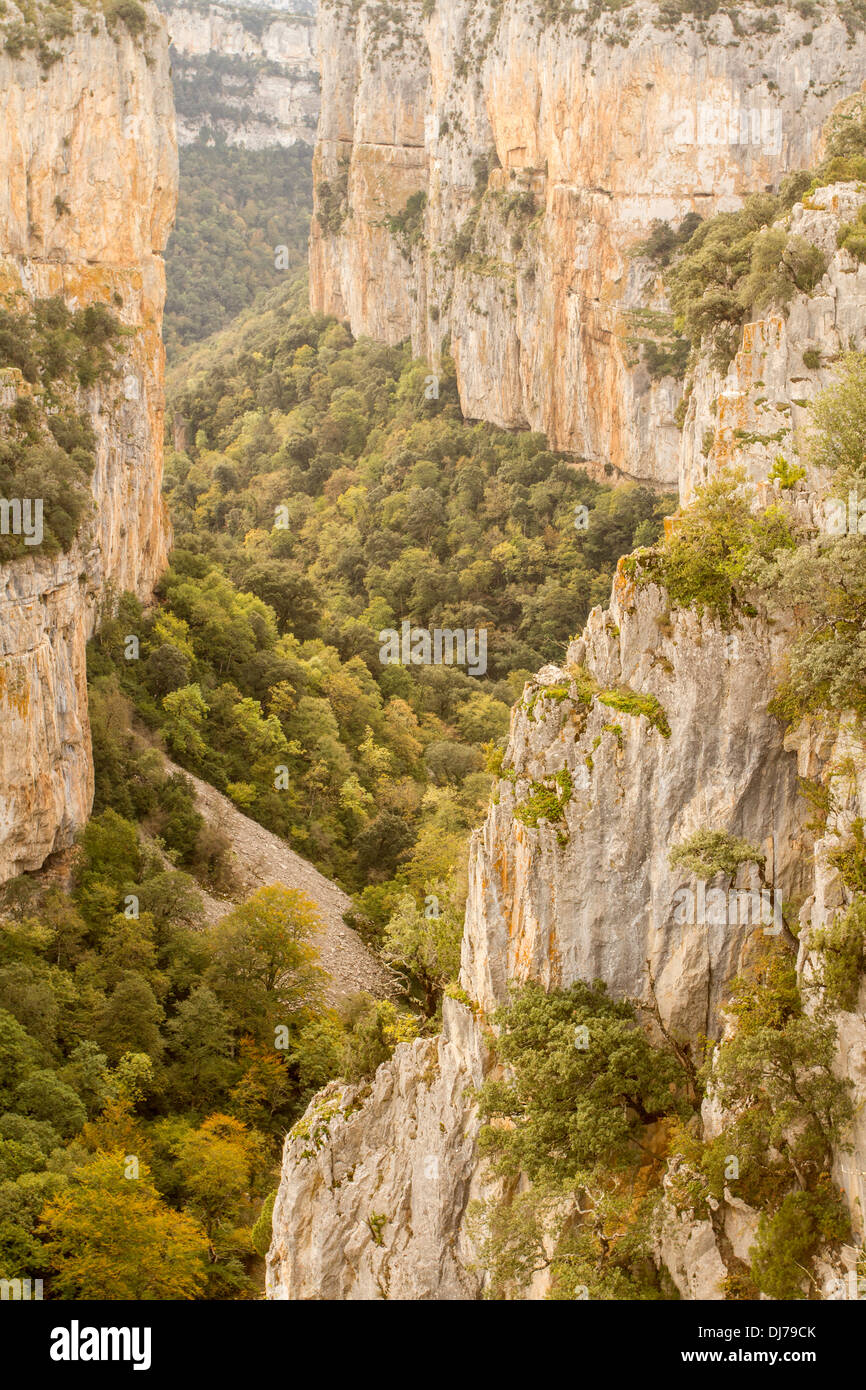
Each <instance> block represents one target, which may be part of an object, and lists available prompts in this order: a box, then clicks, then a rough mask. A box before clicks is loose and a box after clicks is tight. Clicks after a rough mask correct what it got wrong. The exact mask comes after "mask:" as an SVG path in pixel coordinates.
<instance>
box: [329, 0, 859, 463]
mask: <svg viewBox="0 0 866 1390" xmlns="http://www.w3.org/2000/svg"><path fill="white" fill-rule="evenodd" d="M547 9H548V10H549V9H550V7H547ZM543 13H544V10H543V7H542V6H540V5H539V4H537V3H536V0H496V3H494V0H480V2H479V0H472V2H471V3H470V2H469V0H437V3H425V2H424V0H409V3H407V4H406V5H405V6H402V7H401V8H400V10H399V11H397V10H395V9H394V8H393V7H389V6H387V5H384V4H380V3H378V0H366V3H363V4H360V5H358V4H350V3H348V0H326V3H325V4H323V5H322V6H321V9H320V18H319V51H320V61H321V69H322V116H321V121H320V125H319V137H318V144H317V149H316V156H315V174H316V182H317V202H316V207H317V216H316V218H314V223H313V234H312V240H311V253H310V264H311V275H312V281H311V295H312V303H313V306H314V308H317V309H322V310H324V311H326V312H329V313H334V314H336V315H337V316H338V317H341V318H347V319H348V320H349V321H350V323H351V326H352V329H353V331H354V332H356V333H366V334H370V335H371V336H373V337H375V338H380V339H384V340H387V341H389V342H396V341H399V340H400V339H402V338H405V337H411V340H412V344H413V348H414V351H415V352H416V353H417V354H419V355H421V356H425V357H427V358H429V359H431V360H434V361H435V360H437V358H438V356H439V354H440V352H441V351H442V350H443V348H445V347H449V348H450V351H451V353H452V355H453V357H454V361H455V363H456V368H457V376H458V382H459V387H460V396H461V402H462V405H463V408H464V411H465V413H466V414H467V415H468V416H470V417H477V418H483V419H488V420H492V421H495V422H497V423H499V424H502V425H506V426H514V427H526V426H529V427H530V428H533V429H539V430H543V431H545V432H546V433H547V434H548V435H549V437H550V439H551V442H552V444H554V445H555V446H556V447H558V448H561V449H564V450H567V451H570V452H573V453H574V454H576V455H578V456H579V457H581V458H584V459H586V460H588V461H589V462H590V463H591V464H592V465H595V466H596V467H597V468H599V469H601V468H603V467H606V468H607V469H608V470H620V471H622V472H623V473H625V474H627V475H630V476H632V477H637V478H641V479H646V480H653V481H656V482H664V483H668V484H670V483H673V482H675V481H676V479H677V474H678V468H679V462H678V460H679V452H680V435H679V432H678V430H677V427H676V424H675V422H674V411H675V409H676V407H677V404H678V402H679V400H680V396H681V390H682V387H681V383H680V382H679V381H678V380H677V378H676V377H675V376H673V375H670V376H661V377H658V376H656V378H655V379H654V378H653V377H651V376H650V374H649V372H648V371H647V368H646V366H645V365H644V362H643V359H642V356H641V353H640V352H639V351H637V350H636V346H635V345H636V343H638V342H639V340H640V338H641V336H642V335H643V334H644V333H645V332H646V330H647V325H650V326H651V328H652V331H653V332H654V333H657V332H660V333H661V335H662V338H664V335H665V333H668V334H669V333H671V332H672V324H671V320H670V318H669V316H668V315H667V312H666V310H667V305H666V301H665V297H664V292H663V288H662V286H661V283H660V280H659V278H658V275H657V272H656V270H655V269H654V268H653V266H652V265H651V263H650V262H649V261H648V260H647V259H646V258H644V257H641V256H639V255H637V256H636V255H635V254H634V253H635V251H636V249H637V248H638V247H639V245H640V243H641V242H642V240H643V239H644V238H645V237H646V235H647V232H648V230H649V228H650V226H651V223H652V222H653V220H654V219H662V220H665V221H668V222H670V223H671V224H676V223H678V222H679V221H680V219H682V218H683V217H684V216H685V215H686V214H687V213H689V212H697V213H698V214H700V215H701V216H702V217H706V216H707V215H709V214H711V213H713V212H715V211H717V210H720V209H730V208H734V207H736V206H738V205H739V202H740V200H741V198H742V196H743V195H744V194H745V193H747V192H749V191H752V190H764V189H765V188H766V187H767V186H770V185H774V184H775V183H777V182H778V180H779V178H780V176H781V175H782V174H783V173H784V172H785V171H787V170H791V169H799V168H803V167H806V166H808V165H809V164H810V163H811V162H812V159H813V156H814V154H815V150H816V146H817V142H818V138H819V133H820V129H821V126H822V124H823V122H824V120H825V118H826V116H827V114H828V112H829V111H830V109H831V108H832V106H833V105H834V104H835V103H836V102H838V100H839V99H840V98H841V97H843V96H845V95H846V94H847V93H848V92H851V91H854V90H855V89H856V88H857V87H859V85H860V82H861V81H862V75H863V71H864V58H866V39H864V36H863V35H862V34H858V35H856V36H855V37H853V38H849V35H848V33H847V30H846V29H845V26H844V24H843V21H842V20H841V19H840V18H839V17H838V16H837V14H836V11H835V9H831V8H821V9H819V10H818V11H817V13H816V14H814V15H812V16H811V17H810V18H803V17H801V16H800V15H799V14H798V13H797V11H796V10H794V9H790V10H789V9H787V8H781V7H780V8H779V9H778V10H777V9H775V8H774V9H773V10H772V11H771V12H769V13H768V12H767V11H766V10H765V9H761V8H759V7H753V6H748V5H747V6H745V7H739V8H738V11H737V19H736V28H735V27H734V21H732V19H731V17H730V16H729V15H728V14H723V13H721V12H720V13H717V14H716V15H715V16H714V17H713V18H712V19H710V20H709V21H707V22H706V23H702V22H699V21H697V20H696V19H695V17H694V16H693V15H691V14H688V13H686V14H682V15H678V16H675V17H674V18H670V17H668V18H667V19H666V18H665V12H664V11H663V9H662V8H660V7H659V6H658V5H657V4H656V3H654V0H632V3H629V4H626V5H624V6H618V7H617V8H616V10H615V12H613V13H611V12H609V11H604V10H603V11H602V12H601V14H600V15H598V14H597V11H596V9H595V8H594V7H590V6H588V5H586V4H584V3H578V4H576V5H575V6H574V7H573V10H570V11H569V12H568V14H567V16H566V17H565V18H563V19H561V20H559V21H557V22H551V21H550V20H549V19H544V18H543ZM593 16H595V17H593Z"/></svg>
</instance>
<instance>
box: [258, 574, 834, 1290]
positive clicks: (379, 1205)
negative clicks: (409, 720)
mask: <svg viewBox="0 0 866 1390" xmlns="http://www.w3.org/2000/svg"><path fill="white" fill-rule="evenodd" d="M783 642H784V633H783V632H782V631H780V630H777V629H773V628H770V627H769V626H768V625H767V624H766V623H765V622H764V620H762V619H760V618H754V619H751V620H748V621H747V622H746V623H744V625H743V627H742V628H741V629H740V630H739V631H738V633H737V634H736V641H735V642H732V641H731V634H729V633H726V632H724V631H723V630H722V628H721V627H720V626H719V625H718V624H717V623H714V622H712V621H711V620H710V619H709V618H706V617H705V618H704V619H703V620H701V619H698V618H697V617H696V616H695V614H694V613H692V612H690V611H677V612H674V613H671V612H670V611H669V609H668V605H667V602H666V599H665V595H664V593H663V591H662V590H660V589H658V588H656V587H654V586H651V587H649V588H642V589H640V590H636V589H635V588H634V585H633V584H632V582H631V581H629V580H628V579H627V578H626V577H625V575H624V574H622V573H620V574H619V575H618V576H617V579H616V581H615V584H614V589H613V594H612V599H611V605H610V608H609V609H608V610H607V611H602V610H601V609H595V610H593V612H592V614H591V615H590V618H589V621H588V623H587V626H586V628H585V630H584V632H583V634H582V635H581V637H580V638H579V639H578V640H576V641H575V642H574V643H573V644H572V645H571V647H570V648H569V651H568V653H567V657H566V662H565V666H564V669H559V668H557V667H546V668H545V669H543V670H542V671H541V672H539V674H538V676H537V677H536V678H535V680H534V681H533V682H531V683H530V684H529V685H528V686H527V688H526V692H525V695H524V699H523V701H522V702H521V704H520V705H518V706H517V707H516V708H515V710H514V712H513V715H512V723H511V732H510V737H509V741H508V746H507V748H506V751H505V755H504V759H503V776H502V779H501V781H500V782H499V785H498V790H497V792H496V794H495V796H494V804H493V805H492V806H491V808H490V811H489V813H488V816H487V820H486V822H485V824H484V826H483V828H482V829H481V830H480V831H477V832H476V833H475V835H474V836H473V840H472V846H471V851H470V865H469V901H468V904H467V911H466V923H465V930H464V938H463V956H462V969H461V975H460V984H461V986H462V988H463V990H464V991H465V993H466V995H467V996H468V998H469V999H470V1000H472V1001H473V1005H474V1009H475V1011H474V1012H470V1010H469V1009H467V1008H466V1007H465V1006H464V1005H463V1004H460V1003H458V1002H457V1001H456V1000H448V1001H447V1002H446V1009H445V1014H444V1019H443V1023H444V1030H443V1034H442V1037H441V1038H440V1039H439V1041H438V1043H436V1044H433V1043H429V1042H427V1043H415V1044H412V1045H407V1046H404V1047H401V1048H399V1049H398V1051H397V1053H396V1054H395V1057H394V1059H393V1061H392V1062H391V1063H388V1064H386V1065H385V1066H383V1067H381V1068H380V1070H379V1072H378V1073H377V1075H376V1079H375V1081H374V1083H373V1085H372V1087H364V1088H350V1089H349V1090H347V1091H341V1090H340V1088H338V1087H333V1088H332V1089H331V1091H330V1092H326V1093H323V1094H322V1095H321V1096H320V1097H319V1098H317V1101H316V1102H314V1105H313V1107H312V1108H311V1110H310V1111H309V1112H308V1115H307V1116H306V1117H305V1120H304V1121H303V1123H302V1125H301V1126H300V1127H299V1129H296V1131H294V1132H293V1134H292V1135H291V1136H290V1137H289V1139H288V1140H287V1142H286V1149H285V1153H284V1162H283V1177H282V1183H281V1187H280V1196H279V1199H278V1203H277V1206H276V1207H275V1212H274V1244H273V1247H272V1249H271V1253H270V1259H269V1281H270V1282H269V1289H270V1292H271V1296H272V1297H277V1298H292V1299H294V1298H307V1297H340V1298H369V1297H379V1296H393V1297H413V1298H449V1297H455V1296H463V1297H474V1296H477V1295H478V1293H479V1290H480V1288H481V1286H482V1275H481V1272H480V1271H479V1270H478V1269H477V1268H476V1267H475V1263H474V1260H475V1256H474V1254H473V1251H472V1245H471V1241H470V1238H469V1235H468V1234H467V1229H466V1222H465V1218H466V1210H467V1206H468V1202H469V1200H470V1197H471V1196H473V1195H475V1194H477V1193H478V1192H479V1191H481V1190H482V1189H483V1187H484V1183H485V1174H484V1168H483V1166H482V1165H480V1164H479V1162H478V1160H477V1158H474V1157H473V1151H472V1140H473V1138H474V1134H475V1128H476V1121H475V1115H474V1110H473V1107H472V1103H471V1094H467V1092H468V1091H471V1088H473V1087H476V1086H477V1085H478V1084H479V1080H480V1078H481V1076H482V1075H483V1070H484V1056H485V1045H484V1031H485V1023H484V1021H485V1018H489V1015H490V1013H491V1011H492V1010H493V1009H494V1008H495V1007H496V1005H497V1004H498V1003H501V1002H504V1000H505V999H506V997H507V992H506V991H507V982H508V981H509V980H516V981H522V980H526V979H530V978H532V979H536V980H540V981H541V982H542V983H544V984H545V985H549V986H568V985H569V984H571V983H572V982H574V981H575V980H579V979H584V980H593V979H597V978H601V979H603V980H605V982H606V983H607V984H608V986H609V987H610V988H611V989H612V990H613V991H614V992H615V993H616V994H617V995H620V996H627V997H637V998H640V997H643V998H644V999H646V998H648V991H649V979H650V973H651V975H652V977H654V979H655V991H656V996H657V999H658V1004H659V1008H660V1011H661V1015H662V1018H663V1019H664V1021H665V1023H666V1024H669V1025H671V1026H672V1027H675V1028H676V1029H678V1030H681V1031H682V1032H684V1033H686V1034H689V1035H690V1036H692V1037H693V1038H696V1037H698V1036H699V1035H700V1034H701V1033H708V1034H711V1035H712V1034H714V1033H716V1032H717V1029H718V1016H717V1013H716V1009H717V1006H718V1004H719V1003H720V1002H721V999H722V996H723V992H724V987H725V985H726V984H727V983H728V981H729V980H730V979H731V977H732V976H733V975H734V974H735V973H736V972H737V970H738V969H739V968H740V965H741V963H742V956H743V951H744V949H745V947H746V945H747V942H748V941H749V939H750V937H751V936H752V934H753V933H754V931H755V925H754V923H753V922H750V923H741V924H740V925H737V924H736V923H734V924H731V923H730V922H726V923H724V924H720V925H712V924H710V925H706V926H699V925H693V926H690V925H688V924H680V923H678V922H677V920H676V916H675V911H674V904H675V901H676V899H675V894H676V892H677V890H678V889H679V888H681V887H683V886H684V885H686V884H687V883H688V881H689V880H688V876H687V875H684V874H683V871H682V870H674V869H671V867H670V865H669V861H668V856H669V852H670V849H671V847H672V846H673V845H674V844H676V843H678V842H681V841H683V840H685V839H687V838H688V836H689V835H690V834H691V833H693V832H694V831H695V830H697V829H699V828H701V827H702V826H705V825H717V826H724V827H725V828H726V829H728V830H729V831H731V832H732V833H733V834H735V835H739V836H742V837H743V838H746V839H749V840H750V841H753V842H757V843H758V844H760V845H761V847H762V849H763V850H764V852H765V853H766V855H767V864H768V876H769V879H770V881H771V882H772V883H773V884H774V886H775V887H776V888H777V891H779V892H781V893H782V894H783V896H784V897H786V898H787V897H792V898H793V897H794V896H797V895H799V896H800V897H802V896H803V895H804V888H807V887H808V885H805V884H804V883H803V882H802V867H801V866H802V862H803V854H804V849H805V850H808V848H809V841H808V837H806V836H804V831H803V827H802V821H803V809H802V803H801V802H800V801H798V797H797V780H796V778H797V761H796V757H795V755H794V754H793V752H791V751H789V750H786V748H785V747H784V741H783V731H782V728H781V726H780V725H779V723H778V722H777V721H776V720H774V719H773V718H771V717H770V716H769V715H767V714H765V713H764V712H763V711H764V709H765V707H766V703H767V700H768V699H769V696H770V693H771V672H772V669H773V665H774V662H775V660H776V658H777V657H778V655H779V653H780V651H781V649H782V645H783ZM563 774H565V775H563ZM545 786H548V787H559V789H560V790H559V796H560V802H561V805H560V808H559V814H556V813H555V812H551V810H550V809H549V808H548V809H547V811H546V814H545V816H543V817H541V816H539V817H537V818H535V817H533V816H532V814H531V813H530V814H527V808H530V807H531V806H532V800H533V798H534V797H537V796H538V793H539V792H540V791H541V790H543V788H544V787H545ZM515 812H517V813H518V814H517V815H515ZM521 812H522V818H521ZM533 819H535V820H536V824H535V825H534V826H533V824H532V821H533ZM741 872H743V878H742V880H741V881H740V882H739V883H738V886H739V887H742V888H747V887H749V880H748V875H747V874H746V873H745V871H741ZM647 962H649V969H648V968H647ZM311 1134H312V1135H314V1137H315V1142H311V1139H310V1135H311ZM426 1173H434V1174H436V1177H437V1183H439V1186H438V1187H434V1186H433V1185H431V1181H430V1179H429V1177H427V1176H425V1174H426ZM380 1216H384V1217H385V1222H384V1224H383V1225H382V1229H381V1233H380V1234H381V1240H379V1239H378V1237H377V1234H376V1230H377V1228H376V1221H375V1220H373V1223H372V1226H371V1224H370V1222H371V1219H372V1218H377V1219H378V1218H379V1217H380ZM691 1230H692V1228H691V1227H690V1233H691ZM705 1239H706V1237H705ZM709 1243H710V1245H711V1246H712V1248H713V1250H714V1251H715V1246H714V1244H713V1241H712V1232H710V1237H709ZM342 1252H346V1253H345V1254H344V1253H342ZM689 1255H690V1256H691V1252H689ZM719 1258H720V1257H719V1256H718V1254H717V1253H716V1254H715V1259H716V1260H717V1261H718V1260H719ZM671 1263H672V1264H674V1266H676V1262H675V1260H673V1258H672V1259H671ZM686 1263H687V1265H688V1268H689V1270H690V1271H691V1265H690V1264H688V1261H687V1262H686ZM714 1268H715V1266H714ZM722 1273H724V1267H723V1266H722ZM688 1277H693V1275H692V1274H691V1273H690V1274H689V1275H688V1276H684V1279H683V1283H684V1287H685V1290H686V1291H687V1278H688ZM386 1291H387V1292H386ZM687 1296H688V1293H687ZM714 1296H719V1295H718V1289H716V1291H715V1295H714Z"/></svg>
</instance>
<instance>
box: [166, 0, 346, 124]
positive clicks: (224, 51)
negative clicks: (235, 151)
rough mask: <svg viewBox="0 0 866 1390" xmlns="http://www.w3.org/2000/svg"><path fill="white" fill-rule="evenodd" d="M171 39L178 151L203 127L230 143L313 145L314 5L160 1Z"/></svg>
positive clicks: (312, 1) (312, 0)
mask: <svg viewBox="0 0 866 1390" xmlns="http://www.w3.org/2000/svg"><path fill="white" fill-rule="evenodd" d="M160 9H161V10H162V12H163V14H164V15H165V17H166V21H167V24H168V30H169V35H170V38H171V66H172V78H173V81H174V93H175V105H176V108H177V135H178V141H179V143H180V144H181V145H189V144H192V143H193V142H194V141H195V140H197V139H198V136H199V133H200V131H201V130H202V129H203V128H204V129H205V130H207V131H208V132H209V133H210V134H212V135H213V134H216V135H219V136H224V137H225V139H226V140H227V142H228V144H230V145H242V146H244V147H245V148H247V149H254V150H260V149H264V148H266V147H267V146H269V145H284V146H285V145H294V144H295V143H296V142H297V141H298V140H303V141H305V142H306V143H307V144H309V145H311V144H312V143H313V140H314V137H315V132H316V123H317V121H318V117H319V98H320V87H319V67H318V58H317V54H316V0H284V2H283V3H279V0H267V2H266V3H262V4H244V3H241V0H234V3H231V4H208V3H204V4H195V3H187V4H185V3H183V0H160Z"/></svg>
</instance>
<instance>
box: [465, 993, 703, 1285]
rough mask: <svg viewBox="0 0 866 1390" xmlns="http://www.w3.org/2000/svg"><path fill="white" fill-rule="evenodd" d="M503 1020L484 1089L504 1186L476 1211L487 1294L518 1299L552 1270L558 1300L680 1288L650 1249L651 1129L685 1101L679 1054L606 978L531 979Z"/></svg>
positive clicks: (492, 1152)
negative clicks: (655, 1037)
mask: <svg viewBox="0 0 866 1390" xmlns="http://www.w3.org/2000/svg"><path fill="white" fill-rule="evenodd" d="M494 1021H495V1022H496V1023H497V1024H498V1026H499V1028H500V1032H499V1034H498V1036H497V1038H496V1042H495V1051H496V1058H497V1061H498V1062H499V1063H500V1064H501V1067H502V1068H503V1069H504V1074H503V1075H502V1076H501V1077H499V1078H497V1079H493V1078H492V1077H490V1078H488V1080H487V1081H485V1082H484V1084H483V1086H482V1087H481V1089H480V1091H479V1096H478V1099H479V1110H480V1115H481V1118H482V1121H483V1122H484V1123H483V1126H482V1129H481V1134H480V1147H481V1151H482V1152H483V1153H485V1154H487V1155H488V1156H489V1157H490V1158H491V1160H492V1163H493V1168H494V1171H495V1172H496V1173H497V1174H499V1175H501V1176H502V1177H503V1178H505V1179H506V1185H505V1193H504V1196H503V1199H502V1200H500V1201H496V1202H487V1203H478V1204H475V1206H474V1207H473V1209H472V1211H471V1213H470V1220H471V1224H472V1225H473V1227H474V1228H475V1234H476V1239H477V1241H478V1244H479V1246H480V1249H481V1254H482V1260H483V1262H484V1264H485V1266H486V1268H487V1270H488V1273H489V1274H490V1277H491V1296H492V1297H497V1298H509V1297H520V1296H521V1294H522V1293H523V1292H524V1291H525V1289H526V1286H527V1284H528V1282H529V1280H530V1279H531V1277H532V1275H533V1274H534V1273H536V1272H538V1271H540V1270H543V1269H549V1270H550V1272H551V1275H552V1279H553V1289H552V1294H551V1296H552V1297H554V1298H574V1297H577V1296H580V1293H581V1289H583V1290H585V1292H584V1294H583V1296H587V1295H588V1296H589V1297H591V1298H621V1299H629V1298H660V1297H670V1296H672V1289H671V1287H670V1286H669V1285H668V1284H667V1282H666V1280H665V1276H664V1272H663V1271H662V1272H661V1273H660V1272H659V1271H658V1270H657V1268H656V1265H655V1264H654V1262H653V1261H652V1259H651V1258H650V1255H649V1250H650V1244H651V1226H652V1213H653V1209H654V1205H655V1201H656V1199H657V1197H658V1195H659V1182H660V1178H661V1171H662V1167H663V1162H662V1157H661V1151H659V1153H658V1155H657V1156H655V1157H654V1156H653V1153H652V1152H651V1151H650V1146H649V1145H648V1144H647V1142H646V1138H647V1134H648V1133H649V1132H652V1131H649V1130H648V1128H647V1127H648V1126H659V1127H660V1128H661V1127H662V1126H663V1124H664V1122H666V1121H667V1120H670V1119H671V1118H672V1117H674V1116H675V1115H678V1114H680V1115H682V1116H683V1117H685V1116H686V1115H687V1114H688V1112H689V1108H690V1107H689V1103H688V1100H687V1093H688V1091H689V1080H688V1078H687V1077H686V1075H685V1073H684V1071H683V1069H682V1066H681V1064H680V1061H679V1060H678V1058H677V1056H676V1055H675V1053H674V1052H673V1051H670V1050H668V1049H667V1048H658V1047H654V1046H653V1045H652V1044H651V1043H650V1042H649V1040H648V1038H647V1037H646V1035H645V1034H644V1033H643V1032H642V1030H641V1029H640V1028H639V1027H638V1026H637V1023H636V1020H635V1013H634V1009H633V1007H632V1006H631V1005H630V1004H628V1003H626V1002H624V1001H615V1000H613V999H611V998H609V997H608V995H607V994H606V992H605V991H604V989H603V988H602V987H601V986H593V987H590V986H588V985H586V984H583V983H578V984H575V985H572V987H571V988H570V989H568V990H551V991H550V992H549V993H546V992H545V991H544V990H543V989H542V988H541V986H540V985H537V984H534V983H529V984H526V985H525V986H523V987H522V988H521V989H519V990H516V991H515V992H514V994H513V996H512V999H511V1003H510V1004H509V1006H508V1007H507V1008H503V1009H500V1010H498V1011H497V1013H496V1015H495V1020H494ZM520 1175H525V1176H526V1177H528V1178H529V1179H530V1180H531V1182H532V1186H531V1188H530V1189H529V1190H528V1191H524V1192H520V1191H519V1190H517V1189H516V1181H517V1179H518V1178H519V1177H520Z"/></svg>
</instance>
